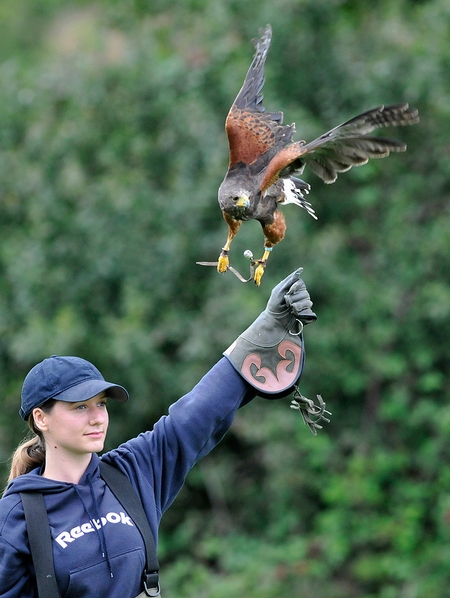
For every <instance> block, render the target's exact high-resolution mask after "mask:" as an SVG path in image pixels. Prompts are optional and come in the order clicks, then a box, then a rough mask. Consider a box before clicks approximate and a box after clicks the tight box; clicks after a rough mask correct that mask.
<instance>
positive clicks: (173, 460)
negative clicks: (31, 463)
mask: <svg viewBox="0 0 450 598" xmlns="http://www.w3.org/2000/svg"><path fill="white" fill-rule="evenodd" d="M254 395H255V392H254V390H253V389H252V388H251V387H250V386H249V385H248V384H247V383H246V382H245V381H244V380H243V379H242V378H241V376H240V375H239V374H237V373H236V371H235V370H234V368H233V367H232V365H231V364H230V363H229V362H228V360H227V359H226V358H222V359H221V360H220V361H219V362H218V363H217V364H216V365H215V366H214V367H213V368H212V369H211V370H210V371H209V372H208V373H207V374H206V375H205V376H204V378H203V379H202V380H201V381H200V382H199V383H198V384H197V386H196V387H195V388H194V389H193V390H192V391H191V392H190V393H188V394H187V395H185V396H184V397H182V398H181V399H179V400H178V401H177V402H176V403H174V404H173V405H172V406H171V407H170V408H169V413H168V415H166V416H163V417H162V418H161V419H160V420H159V421H158V422H157V423H156V424H155V426H154V428H153V430H152V431H148V432H144V433H143V434H140V435H139V436H138V437H137V438H133V439H132V440H130V441H128V442H125V443H124V444H122V445H120V446H119V447H118V448H117V449H115V450H112V451H110V452H108V453H105V454H104V455H103V456H102V457H101V458H102V459H103V460H105V461H107V462H109V463H111V464H113V465H115V466H116V467H117V468H118V469H120V470H121V471H123V472H124V473H125V474H126V475H127V476H128V478H129V479H130V481H131V483H132V485H133V487H134V488H135V489H136V490H137V492H138V493H139V495H140V497H141V499H142V501H143V504H144V508H145V511H146V514H147V516H148V519H149V522H150V527H151V529H152V532H153V534H154V537H155V538H157V534H158V525H159V522H160V520H161V516H162V514H163V513H164V511H165V510H166V509H167V508H168V507H169V506H170V505H171V504H172V502H173V500H174V499H175V497H176V495H177V494H178V492H179V491H180V489H181V487H182V486H183V483H184V481H185V478H186V475H187V473H188V472H189V470H190V469H191V467H192V466H193V465H194V464H195V463H196V462H197V461H198V460H199V459H201V458H202V457H203V456H205V455H206V454H207V453H208V452H209V451H210V450H211V449H212V448H213V447H214V446H216V444H217V443H218V442H220V440H221V439H222V438H223V436H224V434H225V433H226V432H227V430H228V429H229V427H230V426H231V424H232V422H233V419H234V415H235V412H236V410H237V409H238V408H239V407H240V406H241V405H243V404H245V403H247V402H248V401H249V400H251V399H252V398H253V396H254ZM99 463H100V458H99V457H98V456H97V455H96V454H94V455H93V456H92V459H91V462H90V464H89V466H88V468H87V470H86V471H85V473H84V475H83V477H82V478H81V480H80V481H79V483H78V484H71V483H67V482H57V481H54V480H50V479H47V478H44V477H42V476H41V475H40V474H41V471H40V468H37V469H34V470H33V471H30V472H29V473H27V474H25V475H22V476H19V477H17V478H16V479H14V480H13V481H12V482H11V483H10V484H9V486H8V488H7V491H6V493H5V496H4V497H3V498H2V499H1V500H0V596H1V597H2V598H35V597H36V596H37V591H36V587H35V576H34V570H33V565H32V563H31V562H30V558H29V557H30V551H29V545H28V537H27V531H26V526H25V520H24V514H23V509H22V503H21V500H20V496H19V492H22V491H27V490H38V491H40V492H42V494H43V495H44V499H45V503H46V507H47V511H48V517H49V522H50V529H51V536H52V541H53V559H54V564H55V573H56V578H57V582H58V587H59V591H60V594H61V596H62V597H63V598H88V597H95V598H103V597H105V598H106V597H107V598H134V597H135V596H137V595H138V594H139V593H140V592H141V591H142V589H143V588H142V587H141V580H142V572H143V569H144V565H145V550H144V545H143V540H142V538H141V535H140V533H139V531H138V529H137V527H136V526H135V525H134V523H133V521H132V520H131V519H130V517H129V516H128V514H127V513H126V512H125V510H124V509H123V507H122V505H121V504H120V503H119V502H118V501H117V499H116V498H115V497H114V495H113V494H112V492H111V491H110V489H109V488H108V486H106V484H105V482H104V481H103V479H102V478H101V477H100V471H99Z"/></svg>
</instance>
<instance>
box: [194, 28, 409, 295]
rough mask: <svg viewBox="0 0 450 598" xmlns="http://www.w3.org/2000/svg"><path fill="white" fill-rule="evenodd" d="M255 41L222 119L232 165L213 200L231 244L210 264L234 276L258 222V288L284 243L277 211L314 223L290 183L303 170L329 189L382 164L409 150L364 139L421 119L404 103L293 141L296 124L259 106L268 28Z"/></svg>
mask: <svg viewBox="0 0 450 598" xmlns="http://www.w3.org/2000/svg"><path fill="white" fill-rule="evenodd" d="M260 35H261V37H260V39H259V40H256V44H255V45H256V52H255V55H254V57H253V61H252V63H251V65H250V68H249V70H248V72H247V75H246V77H245V80H244V84H243V86H242V88H241V90H240V91H239V93H238V95H237V97H236V99H235V100H234V102H233V105H232V106H231V109H230V111H229V113H228V116H227V119H226V124H225V128H226V133H227V137H228V143H229V154H230V160H229V166H228V171H227V173H226V175H225V178H224V180H223V182H222V184H221V185H220V188H219V193H218V200H219V206H220V208H221V210H222V213H223V217H224V219H225V222H226V223H227V225H228V237H227V241H226V243H225V245H224V247H223V249H222V252H221V253H220V256H219V259H218V262H215V263H214V265H217V270H218V271H219V272H226V271H227V270H228V269H231V270H232V271H233V272H234V273H235V274H237V273H236V271H235V270H234V268H231V266H230V263H229V257H228V255H229V251H230V245H231V242H232V240H233V238H234V237H235V236H236V234H237V232H238V230H239V228H240V226H241V224H242V222H243V221H244V220H258V221H259V222H260V224H261V226H262V231H263V234H264V254H263V256H262V258H261V259H260V260H253V259H252V258H253V256H252V254H251V252H246V253H248V254H250V259H251V260H252V268H251V272H252V277H253V279H254V282H255V283H256V284H257V285H258V286H259V285H260V282H261V278H262V276H263V274H264V268H265V266H266V263H267V259H268V257H269V255H270V252H271V250H272V248H273V246H274V245H276V244H277V243H279V242H280V241H281V240H282V239H283V238H284V235H285V231H286V223H285V218H284V215H283V213H282V212H281V210H280V209H279V208H280V206H283V205H285V204H289V203H293V204H296V205H297V206H300V207H301V208H304V209H305V210H306V211H307V212H308V213H309V214H310V215H311V216H312V217H313V218H316V219H317V217H316V215H315V213H314V210H313V208H312V206H311V204H310V203H309V202H308V201H306V199H305V195H306V194H307V193H308V192H309V190H310V185H309V184H308V183H306V182H305V181H302V180H301V179H299V178H298V177H297V176H294V175H301V174H302V172H303V170H304V168H305V166H308V167H309V168H310V169H311V171H312V172H314V173H315V174H316V175H317V176H318V177H320V178H321V179H322V180H323V181H324V182H325V183H334V181H335V180H336V178H337V175H338V173H340V172H346V171H347V170H350V168H351V167H352V166H360V165H362V164H366V163H367V162H368V160H369V158H384V157H386V156H388V155H389V153H390V152H402V151H405V150H406V144H405V143H403V142H401V141H397V140H393V139H387V138H384V137H374V136H369V133H371V132H372V131H373V130H375V129H377V128H380V127H390V126H405V125H411V124H414V123H417V122H418V121H419V115H418V111H417V110H416V109H415V108H410V107H409V105H408V104H407V103H403V104H394V105H389V106H378V107H377V108H373V109H372V110H368V111H367V112H364V113H362V114H359V115H358V116H355V117H354V118H352V119H350V120H348V121H346V122H344V123H342V124H341V125H338V126H337V127H334V128H333V129H331V130H330V131H328V132H327V133H324V134H323V135H321V136H320V137H318V138H317V139H314V140H313V141H310V142H309V143H306V142H305V141H294V140H293V139H292V137H293V134H294V132H295V124H294V123H293V124H291V125H283V124H282V122H283V113H282V112H266V111H265V109H264V107H263V105H262V102H263V93H262V88H263V85H264V80H265V76H264V64H265V61H266V57H267V53H268V50H269V46H270V42H271V38H272V28H271V26H270V25H267V26H266V27H265V28H264V29H263V30H260ZM199 263H200V262H199ZM203 263H204V264H205V265H206V264H210V263H205V262H203ZM240 278H241V280H243V279H242V277H240Z"/></svg>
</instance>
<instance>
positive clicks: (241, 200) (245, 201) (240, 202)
mask: <svg viewBox="0 0 450 598" xmlns="http://www.w3.org/2000/svg"><path fill="white" fill-rule="evenodd" d="M234 201H235V205H236V206H237V207H238V208H248V207H249V205H250V200H249V198H248V195H241V196H240V197H236V199H235V200H234Z"/></svg>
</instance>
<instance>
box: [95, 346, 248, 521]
mask: <svg viewBox="0 0 450 598" xmlns="http://www.w3.org/2000/svg"><path fill="white" fill-rule="evenodd" d="M254 396H255V392H254V391H253V389H252V388H251V387H250V385H248V384H247V382H245V381H244V379H243V378H242V377H241V376H240V375H239V374H237V373H236V371H235V370H234V368H233V367H232V366H231V364H230V363H229V362H228V360H227V359H225V358H222V359H221V360H220V361H219V362H218V363H217V364H216V365H215V366H214V367H213V368H212V369H211V370H210V371H209V372H208V373H207V374H206V375H205V376H204V377H203V378H202V380H201V381H200V382H199V383H198V384H197V385H196V386H195V387H194V388H193V389H192V390H191V392H189V393H188V394H186V395H184V396H183V397H182V398H181V399H179V400H178V401H177V402H176V403H174V404H173V405H172V406H171V407H170V408H169V413H168V415H165V416H163V417H162V418H161V419H160V420H159V421H158V422H157V423H156V424H155V426H154V428H153V430H152V431H149V432H145V433H143V434H140V435H139V436H138V437H137V438H135V439H133V440H130V441H129V442H126V443H125V444H123V445H121V446H120V447H119V448H118V449H117V450H115V451H111V452H110V453H108V454H107V456H105V457H104V458H106V460H108V461H110V462H113V463H114V464H115V465H116V466H118V467H119V468H121V469H123V470H124V471H125V472H126V473H127V475H128V476H129V477H130V478H131V480H132V482H134V484H135V486H137V489H138V491H139V492H140V494H141V496H142V497H143V499H144V501H145V496H146V493H147V492H148V491H149V490H150V488H149V487H148V484H150V485H151V486H152V491H153V492H152V494H154V498H155V507H156V509H157V511H158V512H159V515H161V514H162V513H163V512H164V511H165V510H166V509H167V508H168V507H169V506H170V504H171V503H172V502H173V500H174V498H175V496H176V495H177V494H178V492H179V491H180V489H181V487H182V486H183V483H184V481H185V478H186V475H187V474H188V472H189V470H190V469H191V467H192V466H193V465H194V464H195V463H196V462H197V461H198V460H199V459H201V458H202V457H204V456H205V455H206V454H207V453H209V451H210V450H211V449H212V448H214V447H215V446H216V445H217V444H218V443H219V442H220V441H221V440H222V438H223V437H224V435H225V433H226V432H227V430H228V429H229V428H230V426H231V424H232V422H233V419H234V416H235V413H236V411H237V409H238V408H239V407H241V406H242V405H243V404H246V403H247V402H249V401H250V400H251V399H252V398H253V397H254ZM144 480H145V481H144Z"/></svg>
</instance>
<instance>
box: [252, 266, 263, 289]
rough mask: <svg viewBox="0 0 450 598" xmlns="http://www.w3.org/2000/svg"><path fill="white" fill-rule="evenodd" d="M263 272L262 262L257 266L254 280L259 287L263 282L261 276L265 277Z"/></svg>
mask: <svg viewBox="0 0 450 598" xmlns="http://www.w3.org/2000/svg"><path fill="white" fill-rule="evenodd" d="M263 274H264V266H263V265H262V264H259V266H258V267H257V268H256V270H255V274H254V276H253V280H254V281H255V284H256V286H257V287H259V285H260V284H261V278H262V277H263Z"/></svg>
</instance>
